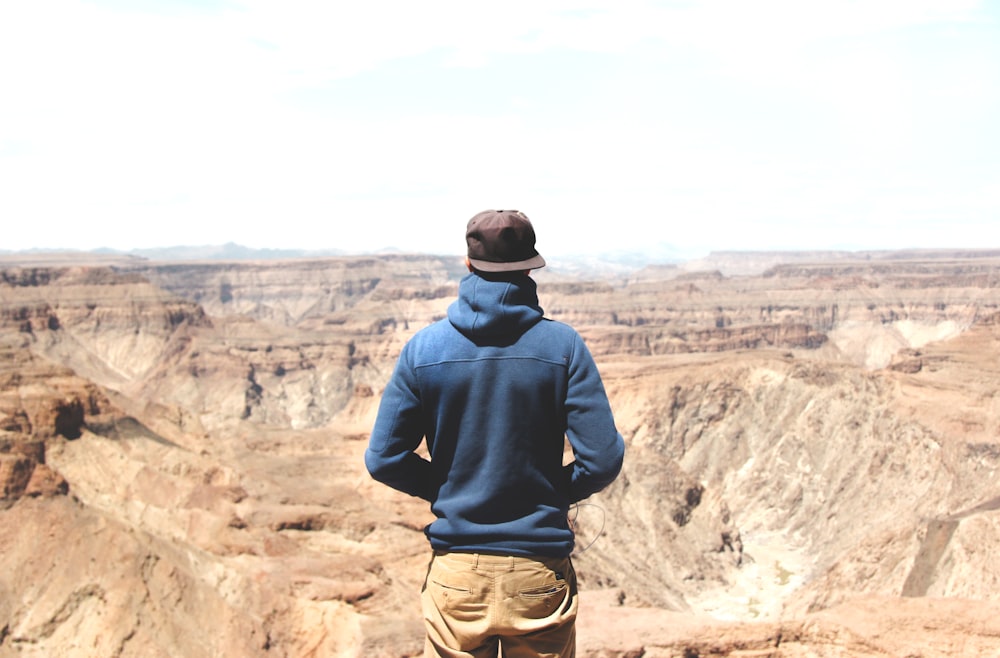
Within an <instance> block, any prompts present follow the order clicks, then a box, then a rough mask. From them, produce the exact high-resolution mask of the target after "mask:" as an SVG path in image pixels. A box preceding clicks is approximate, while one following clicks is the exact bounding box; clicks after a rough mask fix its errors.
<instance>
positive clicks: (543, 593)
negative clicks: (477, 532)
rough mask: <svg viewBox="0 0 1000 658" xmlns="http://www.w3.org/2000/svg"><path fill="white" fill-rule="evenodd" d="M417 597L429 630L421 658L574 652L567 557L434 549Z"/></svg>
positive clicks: (565, 657) (559, 656)
mask: <svg viewBox="0 0 1000 658" xmlns="http://www.w3.org/2000/svg"><path fill="white" fill-rule="evenodd" d="M420 602H421V606H422V607H423V612H424V623H425V625H426V627H427V641H426V643H425V646H424V656H447V657H449V658H460V657H471V658H486V657H487V656H490V657H494V658H495V657H496V656H498V655H502V656H503V657H504V658H529V657H530V658H535V657H543V656H544V657H549V658H573V656H574V655H575V653H576V626H575V624H576V611H577V605H578V601H577V587H576V573H575V572H574V571H573V564H572V562H570V559H569V558H568V557H567V558H541V557H539V558H527V557H517V556H500V555H480V554H476V553H442V552H436V553H435V554H434V557H433V558H432V559H431V564H430V567H429V568H428V570H427V580H426V581H425V582H424V588H423V591H422V593H421V596H420ZM500 650H502V654H501V653H498V651H500Z"/></svg>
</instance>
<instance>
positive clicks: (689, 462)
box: [0, 253, 1000, 656]
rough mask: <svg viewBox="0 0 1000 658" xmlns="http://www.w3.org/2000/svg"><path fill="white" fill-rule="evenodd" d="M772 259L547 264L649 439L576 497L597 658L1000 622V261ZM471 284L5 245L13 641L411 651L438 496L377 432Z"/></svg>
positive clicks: (5, 648) (893, 646)
mask: <svg viewBox="0 0 1000 658" xmlns="http://www.w3.org/2000/svg"><path fill="white" fill-rule="evenodd" d="M746 259H747V260H746V262H748V263H752V264H753V267H749V266H747V267H746V268H745V269H754V268H756V269H757V270H758V271H756V273H743V274H736V273H733V272H734V271H739V270H740V268H739V258H738V257H737V256H736V255H733V254H726V255H724V258H723V259H722V260H720V261H719V262H724V263H725V267H721V268H715V269H706V270H692V267H691V266H687V267H677V266H670V267H650V268H646V269H643V270H639V271H635V272H632V273H630V274H629V275H628V276H618V275H616V276H613V277H605V278H603V279H600V280H598V279H596V278H591V279H588V278H586V277H583V278H581V277H580V276H578V275H570V274H568V273H566V272H562V273H561V272H560V271H559V268H558V267H557V266H556V267H550V268H547V269H546V270H541V271H540V272H538V273H536V275H535V276H536V279H537V280H538V282H539V293H540V301H541V305H542V307H543V308H544V309H545V310H546V315H548V316H549V317H552V318H554V319H557V320H563V321H566V322H569V323H570V324H572V325H574V326H575V327H576V328H577V329H578V330H579V331H580V332H581V334H583V336H584V338H585V339H586V341H587V343H588V345H589V346H590V347H591V350H592V351H593V352H594V355H595V357H596V358H597V361H598V364H599V366H600V368H601V371H602V374H603V376H604V379H605V384H606V387H607V389H608V392H609V395H610V397H611V401H612V406H613V408H614V410H615V414H616V420H617V422H618V425H619V428H620V430H621V431H622V433H623V435H624V436H625V437H626V442H627V450H628V452H627V456H626V462H625V466H624V469H623V472H622V476H621V477H620V478H619V479H618V480H617V481H616V482H615V483H614V484H613V485H612V486H611V487H609V488H608V489H607V490H606V491H604V492H602V493H601V494H598V495H596V496H594V497H592V498H591V499H589V500H588V501H585V502H584V503H583V504H581V505H580V506H579V507H578V508H576V509H574V510H573V512H572V513H573V515H574V522H575V524H576V526H577V528H578V531H579V535H578V539H579V541H578V549H577V553H576V555H575V561H576V563H577V566H578V570H579V572H580V576H581V581H582V586H583V589H584V606H585V607H584V610H583V613H582V616H581V628H580V633H581V649H582V651H583V654H584V655H594V656H598V655H600V656H626V655H646V656H655V655H664V656H665V655H685V656H697V655H706V656H707V655H750V654H736V653H732V652H734V651H740V650H746V651H749V650H754V651H758V650H759V651H771V652H772V653H770V654H766V653H761V654H754V655H775V656H799V655H801V656H805V655H872V656H889V655H901V654H902V652H903V651H904V650H908V649H907V647H908V646H910V645H907V644H906V643H907V642H910V643H918V644H919V646H923V647H925V648H926V647H928V646H933V647H937V649H935V651H938V653H933V652H928V653H924V654H922V655H955V656H957V655H970V654H968V653H965V654H963V653H962V651H966V652H967V651H968V650H969V649H970V647H972V648H975V647H979V646H980V645H982V646H987V645H988V642H989V641H990V638H991V637H996V634H995V629H993V626H990V623H988V622H984V621H983V620H982V619H981V618H980V617H977V616H976V615H977V614H979V613H975V612H974V611H977V610H978V611H981V610H985V609H993V608H992V607H991V606H994V605H998V606H1000V602H998V601H997V599H998V598H1000V596H998V594H1000V588H998V587H997V585H996V584H997V579H998V577H1000V570H997V569H996V568H995V567H993V566H992V564H991V560H990V552H989V546H991V545H994V543H995V542H996V541H997V540H998V539H1000V537H998V534H1000V526H998V520H1000V517H998V514H997V509H998V508H1000V502H997V501H1000V486H998V485H997V484H995V479H996V478H995V474H996V469H997V468H998V467H1000V441H998V439H997V434H998V433H997V430H998V428H1000V427H998V426H1000V423H998V418H1000V415H998V413H1000V409H998V407H997V404H998V403H997V402H996V400H997V388H998V383H1000V377H998V375H1000V372H998V369H1000V363H998V359H997V354H998V349H997V348H998V347H1000V345H998V341H1000V322H998V317H1000V316H998V311H1000V309H998V304H1000V267H998V265H1000V260H996V254H991V253H964V254H963V253H921V254H909V255H906V257H904V255H892V257H888V256H887V255H882V256H881V257H879V258H871V257H865V258H850V257H847V256H844V255H840V256H838V257H837V258H826V259H824V258H822V257H820V256H819V255H817V257H816V258H815V259H812V258H802V257H796V258H789V259H787V261H788V262H785V263H782V262H780V260H781V259H780V258H779V259H778V260H777V261H775V260H774V259H773V257H772V256H769V257H768V258H762V257H761V256H760V255H748V256H747V257H746ZM713 264H714V265H717V264H719V263H712V262H706V263H704V265H706V266H709V267H710V266H712V265H713ZM462 274H463V267H462V264H461V262H460V260H458V259H446V258H435V257H429V256H380V257H356V258H340V259H328V260H297V261H284V262H278V263H275V262H259V263H247V262H238V263H236V262H234V263H227V262H205V263H151V262H145V261H129V262H124V263H99V264H66V263H60V264H47V265H41V264H36V265H30V264H25V263H19V264H17V265H9V266H7V267H5V268H3V269H2V271H0V482H2V484H3V490H2V495H3V498H2V499H0V516H2V517H3V518H4V522H3V523H2V524H0V527H2V528H3V529H2V530H0V564H2V567H3V573H4V574H6V575H4V576H0V656H7V655H10V656H15V655H16V656H23V655H37V656H42V655H61V654H65V655H70V654H72V655H95V656H97V655H100V656H158V655H163V656H176V655H184V656H202V655H204V656H214V655H222V654H225V655H244V656H270V655H274V656H312V655H315V656H320V655H345V656H351V655H353V656H403V655H414V654H415V653H419V651H420V647H421V624H420V613H419V606H418V604H417V598H416V597H417V592H418V591H419V587H420V583H421V581H422V578H423V570H424V568H425V567H426V560H427V545H426V540H425V539H424V537H423V534H422V527H423V525H424V524H426V523H427V522H428V521H429V511H428V510H427V509H426V505H425V504H423V503H422V502H421V501H417V500H414V499H409V498H407V497H405V496H402V495H400V494H397V493H395V492H392V491H391V490H387V489H386V488H384V487H382V486H380V485H377V484H375V483H373V482H372V481H371V480H370V479H369V478H368V477H367V474H366V473H365V472H364V468H363V464H362V461H361V454H362V452H363V450H364V447H365V440H366V439H367V431H368V429H369V428H370V426H371V422H372V420H373V417H374V412H375V409H376V407H377V404H378V400H379V396H380V393H381V390H382V388H383V387H384V385H385V382H386V381H387V379H388V377H389V374H390V372H391V370H392V367H393V365H394V361H395V358H396V356H397V355H398V352H399V349H400V348H401V347H402V345H403V344H404V343H405V341H406V339H407V338H409V337H410V336H411V335H412V334H413V333H414V332H415V331H417V330H418V329H419V328H421V327H423V326H425V325H426V324H428V323H430V322H432V321H435V320H437V319H440V318H442V317H444V315H445V312H446V309H447V306H448V304H449V303H451V301H452V299H453V297H454V294H455V292H456V290H457V281H458V279H459V278H460V277H461V276H462ZM876 601H877V602H878V603H877V604H875V603H873V602H876ZM942 602H946V603H942ZM935 606H938V607H937V608H935ZM963 606H964V607H963ZM872 608H874V609H884V610H885V611H886V613H885V614H886V617H885V621H884V623H882V624H881V625H880V622H878V620H877V619H872V618H871V615H862V616H859V613H858V611H859V610H865V611H868V610H870V609H872ZM936 609H940V610H941V611H942V612H941V614H939V615H938V614H936V613H935V612H934V610H936ZM944 610H947V612H943V611H944ZM892 615H895V617H893V616H892ZM928 619H932V620H934V621H933V623H932V624H930V625H929V624H928V622H927V620H928ZM892 620H895V621H892ZM900 620H903V621H902V622H901V621H900ZM907 620H910V621H912V623H913V624H914V630H913V632H912V633H909V634H906V633H897V634H896V635H894V634H893V633H892V632H890V631H889V630H887V629H888V628H889V627H891V626H893V624H895V625H896V626H898V625H899V624H900V623H904V622H906V621H907ZM935 624H936V626H935ZM706 628H711V629H713V630H711V631H710V632H709V634H710V635H712V636H713V637H718V638H728V639H726V640H725V641H721V640H720V642H722V643H721V644H717V645H711V644H710V643H708V642H707V640H706V639H705V636H706ZM928 628H930V629H931V630H928ZM845 629H850V630H849V631H848V630H845ZM991 629H993V630H991ZM625 630H628V632H625ZM991 634H992V635H991ZM959 637H962V638H965V639H964V640H962V641H959V640H958V639H956V638H959ZM782 638H784V639H782ZM879 638H881V639H879ZM887 638H888V639H887ZM726 642H728V643H729V644H726ZM880 642H881V644H880ZM977 643H979V644H977ZM779 645H780V646H779ZM914 646H916V645H914ZM713 647H714V648H713ZM727 647H728V648H727ZM740 647H742V649H741V648H740ZM859 647H864V650H865V651H867V653H861V649H860V648H859ZM713 651H714V652H715V653H712V652H713ZM824 652H825V653H824ZM838 652H840V653H838Z"/></svg>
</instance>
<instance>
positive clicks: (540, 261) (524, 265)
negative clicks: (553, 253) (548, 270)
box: [469, 254, 545, 272]
mask: <svg viewBox="0 0 1000 658" xmlns="http://www.w3.org/2000/svg"><path fill="white" fill-rule="evenodd" d="M469 262H470V263H471V264H472V266H473V267H474V268H476V269H477V270H479V271H480V272H519V271H522V270H537V269H538V268H539V267H545V259H544V258H542V255H541V254H536V255H535V256H533V257H532V258H529V259H528V260H521V261H518V262H516V263H494V262H492V261H488V260H476V259H475V258H470V259H469Z"/></svg>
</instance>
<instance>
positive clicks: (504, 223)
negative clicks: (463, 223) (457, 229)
mask: <svg viewBox="0 0 1000 658" xmlns="http://www.w3.org/2000/svg"><path fill="white" fill-rule="evenodd" d="M465 242H466V244H467V245H468V247H469V252H468V255H469V262H470V263H472V266H473V267H474V268H476V269H477V270H480V271H483V272H515V271H518V270H534V269H538V268H539V267H545V259H544V258H542V256H541V254H539V253H538V251H537V250H536V249H535V229H534V228H533V227H532V226H531V221H530V220H529V219H528V217H527V215H525V214H524V213H523V212H521V211H520V210H484V211H483V212H481V213H479V214H477V215H476V216H475V217H473V218H472V219H470V220H469V225H468V226H467V227H466V229H465Z"/></svg>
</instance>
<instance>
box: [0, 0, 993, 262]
mask: <svg viewBox="0 0 1000 658" xmlns="http://www.w3.org/2000/svg"><path fill="white" fill-rule="evenodd" d="M487 208H496V209H500V208H515V209H520V210H522V211H523V212H525V213H526V214H527V215H528V216H529V217H530V218H531V220H532V222H533V224H534V226H535V229H536V233H537V234H538V249H539V250H540V251H541V252H542V254H543V255H547V256H560V255H568V254H573V253H585V254H601V253H605V252H612V251H625V252H628V251H642V250H647V249H659V250H668V251H670V250H672V251H676V252H678V253H684V254H689V255H698V254H703V253H707V252H708V251H710V250H761V249H854V250H861V249H894V248H913V247H919V248H933V247H947V248H953V247H1000V1H997V0H981V1H976V0H754V1H753V2H748V1H747V0H690V1H666V2H663V1H655V0H576V1H568V0H567V1H562V0H508V1H507V2H503V3H493V2H491V3H486V2H475V1H471V0H422V1H421V2H413V1H412V0H366V1H365V2H358V1H351V2H347V1H342V0H283V1H281V2H278V1H277V0H271V1H267V0H173V1H167V0H91V1H80V0H34V1H31V2H28V1H27V0H25V1H16V0H12V1H9V2H4V3H0V227H2V229H0V250H21V249H32V248H52V249H94V248H102V247H105V248H113V249H122V250H129V249H144V248H153V247H164V246H175V245H213V244H223V243H227V242H235V243H238V244H241V245H244V246H248V247H254V248H275V249H292V248H303V249H317V250H319V249H323V250H327V249H337V250H343V251H345V252H348V253H359V252H371V251H378V250H382V249H387V248H394V249H399V250H403V251H415V252H430V253H437V254H451V253H455V254H460V253H464V248H465V243H464V228H465V223H466V222H467V221H468V219H469V218H471V217H472V216H473V215H474V214H476V213H477V212H479V211H480V210H484V209H487Z"/></svg>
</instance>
